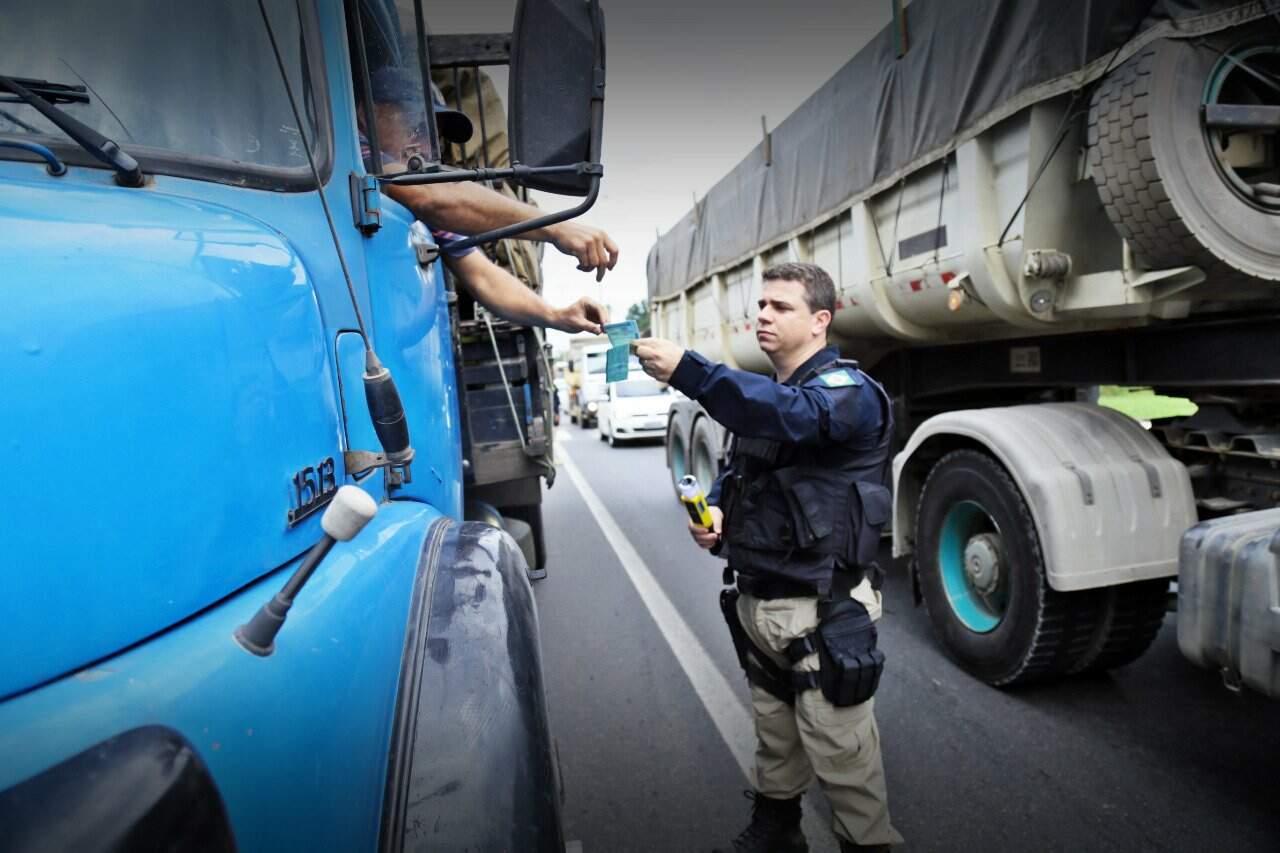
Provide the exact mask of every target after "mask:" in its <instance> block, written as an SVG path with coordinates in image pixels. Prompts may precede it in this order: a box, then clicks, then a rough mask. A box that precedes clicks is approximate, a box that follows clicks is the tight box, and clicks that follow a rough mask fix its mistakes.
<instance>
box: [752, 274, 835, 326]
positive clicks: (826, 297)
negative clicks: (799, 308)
mask: <svg viewBox="0 0 1280 853" xmlns="http://www.w3.org/2000/svg"><path fill="white" fill-rule="evenodd" d="M762 278H763V279H764V280H765V281H798V282H800V283H801V284H803V285H804V301H805V304H807V305H808V306H809V310H810V311H812V312H818V311H830V312H831V313H832V314H835V313H836V285H835V282H833V281H832V280H831V276H829V275H827V271H826V270H824V269H823V268H822V267H820V266H818V265H817V264H800V263H792V262H790V261H789V262H787V263H785V264H774V265H773V266H771V267H769V268H768V269H766V270H765V271H764V274H763V276H762Z"/></svg>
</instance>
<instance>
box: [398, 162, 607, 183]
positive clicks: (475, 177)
mask: <svg viewBox="0 0 1280 853" xmlns="http://www.w3.org/2000/svg"><path fill="white" fill-rule="evenodd" d="M570 173H572V174H577V175H603V174H604V166H603V165H601V164H600V163H569V164H568V165H565V166H522V165H520V164H519V163H517V164H516V165H515V166H512V167H511V168H509V169H441V170H439V171H435V172H410V173H408V174H404V175H395V176H392V177H387V178H381V177H380V178H378V183H380V184H390V185H392V186H396V187H414V186H420V185H422V184H452V183H458V182H461V181H501V180H506V179H507V178H515V179H516V180H517V181H522V180H524V179H525V178H528V177H531V176H533V175H563V174H570Z"/></svg>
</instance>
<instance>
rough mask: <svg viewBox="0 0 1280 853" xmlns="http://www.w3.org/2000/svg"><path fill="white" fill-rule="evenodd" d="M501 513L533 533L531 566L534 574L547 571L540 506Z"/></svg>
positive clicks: (528, 506)
mask: <svg viewBox="0 0 1280 853" xmlns="http://www.w3.org/2000/svg"><path fill="white" fill-rule="evenodd" d="M502 512H503V513H504V514H505V515H507V516H508V517H510V518H518V519H519V520H521V521H523V522H524V523H525V524H527V525H529V528H530V529H531V530H532V531H533V556H534V559H533V565H532V566H531V568H532V569H533V571H535V572H540V573H545V572H546V569H547V538H546V536H545V534H544V533H543V530H542V504H526V505H524V506H509V507H505V508H504V509H503V510H502Z"/></svg>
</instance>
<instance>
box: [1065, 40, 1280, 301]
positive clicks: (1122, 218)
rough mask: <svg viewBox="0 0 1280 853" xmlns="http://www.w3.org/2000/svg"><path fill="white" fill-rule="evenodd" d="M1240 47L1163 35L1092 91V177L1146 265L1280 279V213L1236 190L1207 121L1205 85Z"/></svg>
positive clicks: (1216, 275)
mask: <svg viewBox="0 0 1280 853" xmlns="http://www.w3.org/2000/svg"><path fill="white" fill-rule="evenodd" d="M1238 42H1239V38H1238V37H1232V36H1230V35H1228V34H1220V35H1217V36H1213V37H1211V38H1209V39H1207V40H1204V41H1199V43H1197V41H1190V40H1186V39H1160V40H1158V41H1156V42H1153V43H1152V44H1151V45H1150V46H1148V47H1146V48H1145V49H1143V50H1142V51H1141V52H1140V53H1138V54H1137V55H1135V56H1133V57H1132V58H1130V59H1129V60H1128V61H1127V62H1125V63H1124V64H1123V65H1121V66H1120V67H1119V68H1117V69H1116V70H1115V71H1114V72H1113V73H1112V74H1111V75H1110V76H1108V77H1107V78H1106V79H1105V80H1103V81H1102V82H1101V84H1100V85H1099V86H1098V89H1097V91H1096V92H1095V93H1094V95H1093V101H1092V104H1091V107H1090V110H1089V164H1090V171H1091V173H1092V176H1093V180H1094V183H1095V184H1096V185H1097V188H1098V194H1099V196H1100V197H1101V198H1102V203H1103V207H1104V208H1106V211H1107V216H1108V217H1110V219H1111V221H1112V223H1113V224H1114V225H1115V227H1116V230H1117V231H1119V232H1120V235H1121V236H1122V237H1124V238H1125V239H1126V240H1128V241H1129V244H1130V246H1131V247H1132V248H1133V251H1134V255H1135V257H1136V259H1137V260H1138V262H1139V263H1140V264H1141V265H1142V266H1144V267H1146V268H1148V269H1166V268H1170V267H1179V266H1187V265H1194V266H1197V267H1200V268H1201V269H1202V270H1204V271H1205V273H1206V274H1207V275H1209V276H1210V278H1211V279H1220V278H1221V277H1223V276H1226V277H1227V278H1239V273H1244V274H1246V275H1250V276H1255V277H1257V278H1262V279H1270V280H1276V279H1280V211H1271V210H1268V209H1266V208H1265V207H1263V206H1261V205H1260V203H1259V200H1258V199H1255V200H1253V201H1250V200H1246V198H1245V196H1244V195H1243V193H1242V192H1241V191H1239V190H1237V189H1235V188H1233V186H1232V183H1231V179H1230V178H1228V177H1227V176H1226V175H1227V172H1226V171H1224V168H1225V167H1222V166H1220V165H1219V162H1218V158H1217V157H1216V156H1215V155H1214V154H1213V152H1212V151H1211V148H1210V142H1209V139H1210V132H1209V131H1207V130H1206V129H1205V128H1204V127H1203V124H1202V118H1201V109H1200V108H1201V101H1202V98H1203V96H1204V92H1205V86H1206V82H1207V80H1208V79H1209V77H1210V75H1211V74H1213V73H1216V72H1215V68H1216V67H1217V66H1218V64H1219V63H1220V62H1222V61H1223V60H1222V55H1221V51H1223V50H1228V49H1232V48H1234V47H1235V46H1236V45H1237V44H1238ZM1272 156H1273V157H1274V155H1272Z"/></svg>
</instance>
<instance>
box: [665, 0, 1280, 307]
mask: <svg viewBox="0 0 1280 853" xmlns="http://www.w3.org/2000/svg"><path fill="white" fill-rule="evenodd" d="M1269 13H1273V14H1276V15H1278V16H1280V0H1255V2H1247V3H1241V2H1238V0H1237V2H1227V0H1154V2H1153V0H915V2H913V3H911V5H910V6H909V7H908V8H907V24H908V44H909V49H908V50H907V53H906V55H905V56H904V57H902V58H901V59H898V58H896V56H895V53H894V46H893V33H892V31H891V29H890V28H888V27H886V28H885V29H884V30H882V31H881V32H880V33H879V34H878V35H877V36H876V37H875V38H873V39H872V40H871V42H870V43H868V44H867V46H866V47H864V48H863V49H862V50H861V51H859V52H858V54H857V55H856V56H854V57H853V59H851V60H849V62H848V63H846V64H845V65H844V67H843V68H841V69H840V70H839V71H838V72H836V74H835V76H834V77H832V78H831V79H830V80H828V81H827V82H826V83H824V84H823V85H822V87H821V88H820V89H818V91H816V92H815V93H814V94H813V95H811V96H810V97H809V98H808V99H807V100H806V101H805V102H804V103H802V104H801V105H800V106H799V107H798V108H797V109H796V111H795V112H793V113H792V114H791V115H790V116H788V117H787V119H786V120H785V121H783V122H782V123H781V124H780V125H778V127H777V128H776V129H775V130H774V131H773V132H772V134H771V135H772V161H773V162H772V164H771V165H769V166H766V165H765V163H764V145H763V143H761V144H759V145H757V146H756V147H755V148H754V149H753V150H752V151H751V153H750V154H748V155H747V157H746V159H744V160H743V161H742V162H741V163H739V164H738V165H737V166H735V167H734V168H733V170H732V171H730V172H729V174H727V175H726V176H725V177H724V178H722V179H721V180H720V181H719V182H718V183H716V185H715V186H714V187H712V188H711V191H710V192H709V193H707V196H706V198H704V199H702V200H701V201H699V202H698V203H697V205H696V208H695V209H694V210H691V211H689V213H687V214H685V216H684V217H683V218H682V219H681V220H680V221H679V222H678V223H677V224H676V226H675V227H674V228H672V229H671V230H670V231H668V232H667V233H666V234H663V235H662V236H661V237H659V238H658V241H657V243H656V244H655V245H654V246H653V248H652V249H651V250H650V251H649V259H648V278H649V295H650V297H652V298H662V297H664V296H668V295H670V294H673V293H678V292H680V291H681V290H684V289H685V288H686V287H688V286H689V285H690V284H693V283H694V282H696V281H698V280H699V279H701V278H703V277H705V276H706V275H707V273H708V272H710V271H712V270H714V269H717V268H719V267H722V266H724V265H725V264H728V263H730V262H734V261H737V260H739V259H742V258H744V257H745V256H746V255H748V254H749V253H751V252H753V251H754V250H756V249H757V248H759V247H760V246H762V245H764V244H767V243H769V242H771V241H773V240H776V239H777V238H779V237H782V236H783V235H786V234H789V233H791V232H793V231H796V230H798V229H800V228H802V227H803V226H804V225H806V224H807V223H810V222H812V221H813V220H815V219H817V218H819V217H821V216H824V215H826V214H829V213H835V212H836V211H837V210H838V209H839V208H840V207H841V206H844V205H847V204H849V203H850V202H852V201H854V200H856V199H857V198H859V197H862V196H867V195H870V194H871V193H874V192H877V191H879V190H880V189H882V188H883V187H885V186H888V185H891V184H892V183H894V182H895V181H897V180H899V179H900V178H901V177H902V176H903V175H904V174H906V173H908V172H910V171H913V170H915V169H918V168H919V167H921V166H924V165H926V164H928V163H930V162H933V161H935V160H937V159H939V158H941V157H942V156H944V155H945V154H947V153H949V152H950V151H951V150H953V149H954V148H955V147H956V146H957V145H958V144H959V143H961V142H963V141H965V140H966V139H969V138H971V137H973V136H975V135H977V134H978V133H980V132H982V131H983V130H985V129H986V128H988V127H990V126H992V125H993V124H995V123H996V122H999V121H1001V120H1002V119H1005V118H1007V117H1009V116H1011V115H1013V114H1014V113H1016V112H1018V111H1019V110H1021V109H1024V108H1026V107H1027V106H1029V105H1031V104H1033V103H1036V102H1038V101H1042V100H1045V99H1047V98H1051V97H1054V96H1056V95H1059V94H1062V93H1064V92H1070V91H1073V90H1076V89H1079V88H1081V87H1083V86H1085V85H1088V84H1089V83H1091V82H1093V80H1095V79H1097V78H1098V77H1099V76H1100V75H1101V74H1102V72H1103V70H1104V69H1105V67H1106V66H1107V65H1108V63H1109V62H1111V61H1112V59H1113V56H1114V64H1113V65H1112V67H1113V68H1114V67H1116V66H1118V65H1120V64H1121V63H1122V62H1124V60H1125V59H1127V58H1128V57H1129V56H1131V55H1132V54H1133V53H1135V52H1136V51H1137V50H1139V49H1140V48H1141V47H1143V46H1144V45H1146V44H1147V43H1149V42H1150V41H1151V40H1153V39H1157V38H1165V37H1171V36H1176V37H1190V36H1198V35H1204V34H1206V33H1211V32H1216V31H1218V30H1222V29H1226V28H1228V27H1233V26H1236V25H1238V24H1242V23H1246V22H1248V21H1251V20H1255V19H1258V18H1260V17H1262V16H1264V15H1267V14H1269ZM1117 49H1119V51H1118V53H1117Z"/></svg>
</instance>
